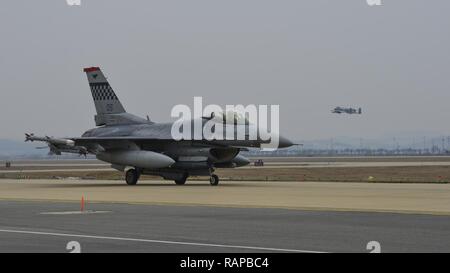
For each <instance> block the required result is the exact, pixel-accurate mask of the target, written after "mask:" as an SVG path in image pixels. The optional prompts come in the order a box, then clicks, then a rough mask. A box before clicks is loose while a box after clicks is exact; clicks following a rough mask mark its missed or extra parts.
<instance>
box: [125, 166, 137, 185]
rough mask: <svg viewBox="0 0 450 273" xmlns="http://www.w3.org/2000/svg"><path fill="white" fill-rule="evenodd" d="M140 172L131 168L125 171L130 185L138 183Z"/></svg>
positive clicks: (126, 179)
mask: <svg viewBox="0 0 450 273" xmlns="http://www.w3.org/2000/svg"><path fill="white" fill-rule="evenodd" d="M139 176H140V175H139V172H138V171H137V170H136V169H129V170H128V171H127V172H126V173H125V181H126V182H127V184H128V185H136V183H137V182H138V180H139Z"/></svg>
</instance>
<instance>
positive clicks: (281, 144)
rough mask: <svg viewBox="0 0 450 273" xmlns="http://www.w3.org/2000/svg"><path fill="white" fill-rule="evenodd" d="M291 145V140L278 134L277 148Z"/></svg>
mask: <svg viewBox="0 0 450 273" xmlns="http://www.w3.org/2000/svg"><path fill="white" fill-rule="evenodd" d="M292 145H294V143H292V141H290V140H289V139H287V138H285V137H283V136H280V139H279V143H278V148H287V147H291V146H292Z"/></svg>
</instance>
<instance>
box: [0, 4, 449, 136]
mask: <svg viewBox="0 0 450 273" xmlns="http://www.w3.org/2000/svg"><path fill="white" fill-rule="evenodd" d="M382 2H383V5H382V6H379V7H370V6H368V5H367V3H366V1H365V0H341V1H338V0H289V1H288V0H145V1H144V0H142V1H138V0H133V1H125V0H82V6H81V7H70V6H68V5H67V4H66V1H65V0H43V1H31V0H6V1H2V3H1V8H0V94H1V97H0V125H1V127H0V138H11V139H21V138H23V133H24V132H35V133H37V134H48V135H54V136H79V135H81V133H82V132H83V131H85V130H87V129H89V128H92V127H94V126H95V125H94V119H93V116H94V113H95V109H94V104H93V102H92V98H91V94H90V90H89V87H88V84H87V80H86V77H85V75H84V73H83V72H82V68H83V67H86V66H100V67H101V68H102V69H103V71H104V73H105V74H106V76H107V77H108V78H109V81H110V83H111V85H112V87H113V88H114V90H115V92H116V93H117V95H118V96H119V98H120V100H121V101H122V103H123V105H124V106H125V108H126V109H127V110H128V112H131V113H134V114H137V115H142V116H145V115H147V114H148V115H149V116H150V118H151V119H152V120H154V121H169V120H170V110H171V108H172V107H173V106H174V105H175V104H179V103H184V104H188V105H192V104H193V97H194V96H203V97H204V101H205V103H215V104H219V105H223V106H224V105H226V104H279V105H280V116H281V129H282V132H284V134H285V135H287V136H289V137H290V138H292V139H314V138H329V137H330V136H353V137H379V136H386V135H395V134H417V135H418V136H420V135H422V134H441V135H450V75H449V73H450V54H449V50H450V32H449V26H450V16H448V12H449V10H450V1H448V0H433V1H427V0H383V1H382ZM335 106H355V107H356V106H358V107H359V106H361V107H362V108H363V115H362V116H356V115H355V116H348V115H347V116H345V115H341V116H339V115H335V114H331V113H330V110H331V109H332V108H334V107H335Z"/></svg>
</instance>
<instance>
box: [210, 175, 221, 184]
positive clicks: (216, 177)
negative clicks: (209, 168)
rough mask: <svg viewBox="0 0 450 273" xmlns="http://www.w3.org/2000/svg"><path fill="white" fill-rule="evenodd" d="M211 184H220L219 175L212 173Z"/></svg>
mask: <svg viewBox="0 0 450 273" xmlns="http://www.w3.org/2000/svg"><path fill="white" fill-rule="evenodd" d="M209 184H211V186H217V185H219V177H218V176H217V175H215V174H212V175H211V177H210V178H209Z"/></svg>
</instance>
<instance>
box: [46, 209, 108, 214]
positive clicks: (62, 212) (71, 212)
mask: <svg viewBox="0 0 450 273" xmlns="http://www.w3.org/2000/svg"><path fill="white" fill-rule="evenodd" d="M110 212H111V211H107V210H104V211H103V210H85V211H50V212H41V213H39V214H44V215H71V214H97V213H110Z"/></svg>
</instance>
